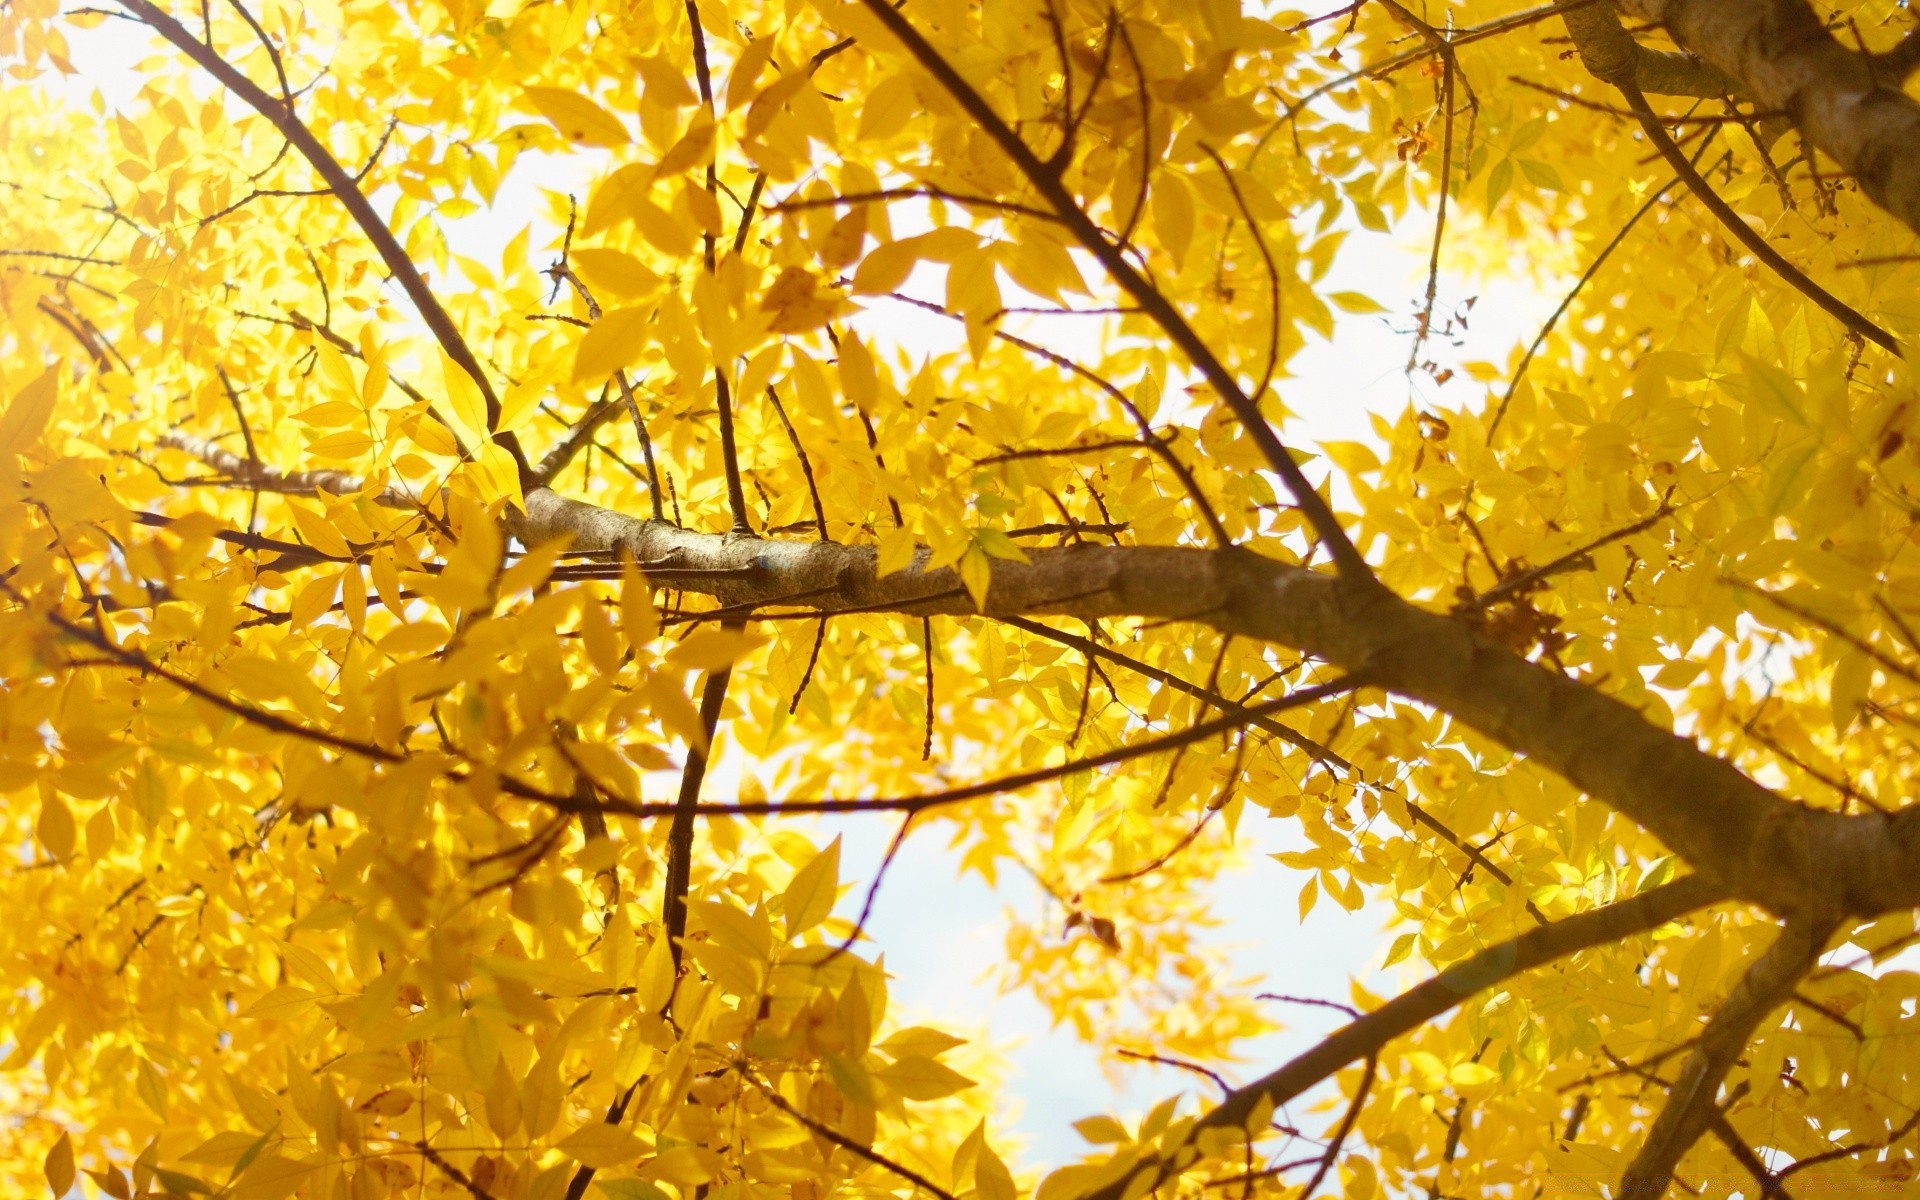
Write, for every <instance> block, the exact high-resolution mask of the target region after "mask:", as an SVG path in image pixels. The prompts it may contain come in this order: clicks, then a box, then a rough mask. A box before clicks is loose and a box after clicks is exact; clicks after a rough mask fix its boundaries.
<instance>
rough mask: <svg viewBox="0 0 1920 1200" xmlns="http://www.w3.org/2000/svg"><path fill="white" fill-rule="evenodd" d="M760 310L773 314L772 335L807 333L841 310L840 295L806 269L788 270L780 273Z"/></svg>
mask: <svg viewBox="0 0 1920 1200" xmlns="http://www.w3.org/2000/svg"><path fill="white" fill-rule="evenodd" d="M760 307H761V308H762V309H763V310H765V311H766V312H768V313H770V314H772V318H773V319H772V320H771V321H769V322H768V324H767V331H768V332H769V333H805V332H807V331H808V330H810V329H818V328H820V327H821V326H823V325H825V324H826V323H827V322H828V321H830V320H832V319H833V318H834V316H835V315H836V314H837V313H838V312H839V311H840V307H841V304H840V297H839V295H838V294H837V293H835V292H832V291H826V290H823V289H822V288H821V287H820V280H819V277H818V276H816V275H814V273H813V272H811V271H809V270H807V269H806V268H804V267H788V268H787V269H786V270H784V271H782V272H780V277H779V278H778V279H776V280H774V281H773V286H772V287H770V288H768V289H767V292H766V295H764V296H762V297H761V298H760Z"/></svg>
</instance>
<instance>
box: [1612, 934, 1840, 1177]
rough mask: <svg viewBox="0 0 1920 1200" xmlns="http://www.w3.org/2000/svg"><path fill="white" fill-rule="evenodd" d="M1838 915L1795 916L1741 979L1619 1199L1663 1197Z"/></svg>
mask: <svg viewBox="0 0 1920 1200" xmlns="http://www.w3.org/2000/svg"><path fill="white" fill-rule="evenodd" d="M1833 928H1834V922H1833V921H1831V920H1825V921H1821V920H1817V919H1811V920H1796V921H1789V922H1788V923H1787V925H1786V926H1785V927H1784V928H1782V929H1781V931H1780V936H1779V937H1778V938H1777V939H1775V941H1774V943H1773V945H1772V946H1770V947H1768V949H1767V952H1766V953H1765V954H1763V955H1761V956H1760V957H1759V958H1758V959H1756V960H1755V961H1754V963H1753V965H1752V966H1751V967H1749V968H1748V969H1747V973H1746V974H1745V975H1743V976H1742V977H1741V979H1740V982H1739V983H1738V984H1736V985H1734V989H1733V994H1732V995H1730V996H1728V997H1727V999H1726V1001H1725V1003H1723V1004H1722V1005H1721V1006H1720V1011H1718V1012H1716V1013H1715V1014H1714V1015H1713V1019H1712V1020H1711V1021H1709V1022H1707V1028H1706V1030H1705V1032H1703V1033H1702V1034H1701V1036H1700V1040H1699V1041H1698V1042H1697V1043H1695V1045H1694V1048H1693V1052H1692V1053H1691V1054H1689V1055H1688V1056H1687V1061H1686V1064H1685V1065H1684V1066H1682V1067H1681V1068H1680V1077H1679V1078H1678V1079H1677V1080H1675V1081H1674V1084H1673V1087H1672V1089H1671V1090H1669V1092H1668V1093H1667V1103H1666V1107H1665V1108H1663V1109H1661V1110H1660V1115H1659V1117H1657V1118H1656V1119H1655V1120H1654V1123H1653V1128H1652V1129H1651V1130H1649V1131H1648V1133H1647V1141H1646V1144H1645V1145H1644V1146H1642V1147H1641V1148H1640V1153H1639V1154H1638V1155H1636V1156H1635V1157H1634V1160H1633V1163H1632V1164H1631V1165H1630V1166H1629V1167H1628V1168H1627V1172H1626V1174H1625V1175H1624V1176H1622V1177H1621V1180H1620V1187H1619V1190H1618V1191H1617V1193H1616V1195H1617V1196H1618V1197H1619V1200H1660V1197H1662V1196H1664V1195H1666V1194H1667V1184H1668V1183H1669V1182H1670V1181H1671V1180H1672V1178H1673V1169H1674V1167H1675V1166H1677V1165H1678V1164H1679V1162H1680V1158H1681V1156H1682V1155H1684V1154H1685V1153H1686V1152H1687V1150H1688V1149H1689V1148H1690V1147H1692V1145H1693V1144H1694V1142H1696V1141H1698V1140H1699V1138H1700V1135H1701V1134H1703V1133H1705V1132H1707V1130H1708V1129H1709V1128H1710V1127H1711V1125H1712V1122H1713V1117H1714V1115H1715V1114H1716V1113H1718V1112H1719V1111H1720V1108H1719V1091H1720V1083H1721V1081H1722V1080H1723V1079H1725V1078H1726V1075H1727V1072H1728V1071H1729V1070H1731V1069H1732V1067H1733V1064H1734V1061H1735V1060H1736V1059H1738V1058H1739V1057H1740V1051H1741V1050H1742V1049H1743V1048H1745V1046H1746V1044H1747V1041H1748V1039H1749V1038H1751V1037H1752V1036H1753V1031H1754V1030H1755V1029H1756V1028H1758V1027H1759V1024H1760V1022H1761V1021H1762V1020H1763V1019H1765V1017H1766V1016H1767V1014H1768V1013H1771V1012H1773V1011H1774V1010H1775V1009H1777V1008H1779V1007H1780V1005H1782V1004H1784V1003H1785V1002H1786V1000H1787V998H1788V997H1790V996H1791V995H1793V989H1794V988H1795V987H1796V986H1797V985H1798V984H1799V982H1800V980H1801V978H1802V977H1803V976H1805V975H1806V973H1807V972H1808V971H1810V970H1812V969H1813V964H1814V961H1815V959H1817V958H1818V957H1819V955H1820V950H1821V948H1822V947H1823V946H1825V945H1826V941H1827V937H1828V935H1829V934H1830V933H1832V931H1833Z"/></svg>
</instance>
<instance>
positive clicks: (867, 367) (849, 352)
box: [840, 336, 880, 413]
mask: <svg viewBox="0 0 1920 1200" xmlns="http://www.w3.org/2000/svg"><path fill="white" fill-rule="evenodd" d="M840 391H841V393H842V394H844V395H845V396H846V398H847V400H848V401H849V402H851V403H852V404H853V406H854V407H855V408H858V409H859V410H860V411H861V412H864V413H870V412H872V411H873V406H874V405H875V404H877V403H879V400H880V375H879V371H878V370H877V369H876V368H875V366H874V362H873V355H872V354H871V353H869V352H868V350H867V347H866V343H864V342H862V341H861V340H860V339H859V338H857V337H851V336H849V337H843V338H841V339H840Z"/></svg>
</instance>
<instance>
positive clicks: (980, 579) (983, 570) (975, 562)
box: [960, 545, 993, 612]
mask: <svg viewBox="0 0 1920 1200" xmlns="http://www.w3.org/2000/svg"><path fill="white" fill-rule="evenodd" d="M992 581H993V560H992V559H990V558H988V557H987V552H986V551H984V550H982V549H981V548H980V547H979V546H978V545H974V546H969V547H967V552H966V553H965V554H962V555H961V556H960V582H961V583H963V584H965V585H966V588H967V595H969V596H971V597H973V606H974V607H975V608H977V609H979V610H980V611H981V612H985V611H986V608H987V587H988V585H989V584H990V583H992Z"/></svg>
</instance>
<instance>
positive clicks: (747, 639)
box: [667, 626, 767, 671]
mask: <svg viewBox="0 0 1920 1200" xmlns="http://www.w3.org/2000/svg"><path fill="white" fill-rule="evenodd" d="M766 644H767V639H766V637H765V636H763V635H761V634H757V633H748V632H746V631H745V630H736V629H717V628H714V627H712V626H704V627H702V628H700V629H696V630H694V631H693V632H692V633H690V634H688V635H687V636H686V637H684V638H682V639H681V640H680V642H679V644H678V645H676V646H674V648H673V649H671V650H669V651H667V661H668V662H669V663H671V664H672V665H674V666H676V667H687V668H691V669H693V670H696V671H717V670H719V669H720V668H722V667H730V666H732V665H733V664H734V663H736V662H738V661H739V660H740V659H742V658H744V657H746V655H747V654H749V653H751V652H752V651H754V650H756V649H758V648H759V647H761V646H764V645H766Z"/></svg>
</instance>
